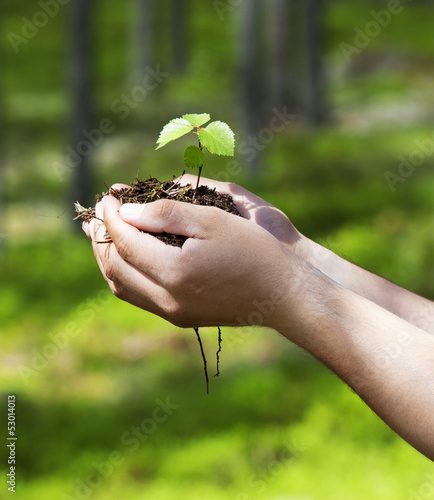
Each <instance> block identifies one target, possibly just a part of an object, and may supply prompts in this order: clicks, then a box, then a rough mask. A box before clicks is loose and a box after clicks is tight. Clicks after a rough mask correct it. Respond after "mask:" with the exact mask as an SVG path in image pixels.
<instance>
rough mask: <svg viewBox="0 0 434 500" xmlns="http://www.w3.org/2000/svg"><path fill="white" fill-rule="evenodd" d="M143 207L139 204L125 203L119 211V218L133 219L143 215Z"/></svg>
mask: <svg viewBox="0 0 434 500" xmlns="http://www.w3.org/2000/svg"><path fill="white" fill-rule="evenodd" d="M143 209H144V206H143V205H142V204H139V203H125V205H122V206H121V208H120V209H119V215H120V216H121V217H134V216H136V215H141V214H142V213H143Z"/></svg>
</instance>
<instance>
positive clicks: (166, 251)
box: [101, 196, 181, 283]
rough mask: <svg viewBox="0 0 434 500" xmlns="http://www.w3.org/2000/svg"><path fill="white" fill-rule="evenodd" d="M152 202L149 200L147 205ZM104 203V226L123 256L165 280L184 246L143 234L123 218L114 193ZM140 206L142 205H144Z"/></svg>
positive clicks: (153, 227) (152, 227) (152, 228)
mask: <svg viewBox="0 0 434 500" xmlns="http://www.w3.org/2000/svg"><path fill="white" fill-rule="evenodd" d="M156 203H158V202H156ZM153 204H154V203H149V204H147V205H153ZM101 205H102V208H103V218H104V221H105V226H106V228H107V231H108V233H109V234H110V237H111V239H112V240H113V244H114V246H115V247H116V251H117V253H118V254H119V256H120V258H121V259H122V260H124V261H126V262H128V263H129V264H131V265H133V266H134V267H135V268H137V269H140V270H141V271H142V272H143V273H145V274H146V275H147V276H149V277H150V278H152V279H153V280H155V281H156V282H157V283H162V282H164V281H165V273H166V272H167V270H168V269H171V268H173V267H174V266H175V262H176V259H177V257H178V255H179V253H180V251H181V249H180V248H178V247H174V246H170V245H166V244H165V243H163V242H162V241H160V240H158V239H157V238H155V237H154V236H152V235H150V234H146V233H143V232H141V231H140V230H139V229H137V228H136V227H134V226H133V225H131V224H129V223H127V222H125V221H124V220H122V219H121V218H120V217H119V213H118V212H119V208H120V202H119V201H118V200H116V199H115V198H113V197H112V196H107V197H105V198H104V199H103V200H102V202H101ZM147 205H145V206H147ZM123 206H126V205H123ZM137 206H138V207H141V205H137ZM142 226H144V228H145V229H146V230H147V231H151V232H157V233H158V232H163V231H164V229H163V230H159V228H158V227H157V225H155V224H153V225H152V224H149V225H147V224H142Z"/></svg>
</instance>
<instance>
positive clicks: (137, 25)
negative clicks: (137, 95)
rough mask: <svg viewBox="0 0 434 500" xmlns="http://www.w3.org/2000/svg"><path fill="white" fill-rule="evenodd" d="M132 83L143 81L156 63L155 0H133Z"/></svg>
mask: <svg viewBox="0 0 434 500" xmlns="http://www.w3.org/2000/svg"><path fill="white" fill-rule="evenodd" d="M132 12H133V22H134V27H133V29H132V33H133V43H132V53H133V70H132V84H133V85H135V84H136V83H137V82H141V81H142V79H143V77H144V76H145V74H146V67H147V66H153V64H154V22H153V20H154V0H133V8H132Z"/></svg>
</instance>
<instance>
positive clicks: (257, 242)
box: [84, 196, 298, 327]
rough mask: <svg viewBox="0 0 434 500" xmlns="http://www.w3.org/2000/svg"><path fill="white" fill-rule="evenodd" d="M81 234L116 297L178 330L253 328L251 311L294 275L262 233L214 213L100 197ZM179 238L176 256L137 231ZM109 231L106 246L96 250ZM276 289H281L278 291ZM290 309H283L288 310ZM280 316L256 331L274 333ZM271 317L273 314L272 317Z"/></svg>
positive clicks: (279, 248)
mask: <svg viewBox="0 0 434 500" xmlns="http://www.w3.org/2000/svg"><path fill="white" fill-rule="evenodd" d="M96 216H97V217H98V219H102V220H104V223H102V222H101V221H100V220H98V219H93V220H92V221H91V222H90V224H88V225H85V227H84V229H85V231H86V232H87V234H88V236H90V238H91V239H92V246H93V250H94V253H95V256H96V259H97V261H98V265H99V267H100V269H101V272H102V274H103V276H104V278H105V279H106V281H107V282H108V284H109V286H110V288H111V289H112V291H113V292H114V293H115V295H116V296H117V297H119V298H121V299H123V300H126V301H128V302H130V303H131V304H134V305H136V306H138V307H141V308H142V309H145V310H147V311H150V312H152V313H154V314H157V315H159V316H161V317H163V318H165V319H167V320H168V321H170V322H171V323H174V324H175V325H178V326H181V327H189V326H190V327H191V326H212V325H221V326H225V325H240V324H242V323H244V324H246V323H248V324H249V323H254V322H255V320H254V319H253V318H256V317H257V316H254V315H253V316H252V315H251V312H252V311H253V310H254V309H255V307H256V304H258V303H260V302H261V301H263V300H265V299H267V300H270V297H273V300H274V303H278V302H279V296H278V295H279V293H280V294H282V296H283V295H285V296H286V294H287V290H288V286H289V285H288V284H290V283H294V282H295V281H296V280H295V276H296V275H297V272H298V271H297V257H296V256H295V255H294V254H292V252H290V251H288V250H287V249H286V247H285V246H284V245H282V244H281V243H280V242H279V241H278V240H277V239H276V238H274V237H273V236H272V235H271V234H270V233H269V232H268V231H266V230H265V229H264V228H262V227H260V226H258V225H257V224H254V223H253V222H252V221H249V220H246V219H243V218H241V217H237V216H234V215H232V214H228V213H226V212H224V211H222V210H220V209H218V208H213V207H199V206H195V205H192V204H188V203H182V202H174V201H172V200H160V201H157V202H152V203H148V204H146V205H138V204H133V205H130V204H126V205H122V206H121V205H120V203H119V201H118V200H116V199H115V198H113V197H110V196H109V197H105V198H104V199H103V200H102V201H101V202H100V203H99V204H97V207H96ZM140 229H143V230H145V231H149V232H154V233H160V232H169V233H174V234H183V235H185V236H188V239H187V240H186V242H185V243H184V245H183V246H182V248H178V247H173V246H169V245H166V244H164V243H162V242H161V241H159V240H157V239H156V238H155V237H153V236H151V235H149V234H146V233H143V232H141V231H140ZM107 231H108V233H109V234H110V237H111V239H112V244H110V243H107V244H101V243H97V242H101V241H103V240H104V235H105V233H106V232H107ZM278 283H280V284H281V285H280V286H278ZM287 308H288V304H286V309H287ZM277 311H278V308H274V307H273V311H271V312H270V315H269V317H263V320H262V322H261V324H264V325H265V326H271V327H274V326H275V325H274V323H275V321H276V317H275V316H276V314H277ZM273 312H276V314H273Z"/></svg>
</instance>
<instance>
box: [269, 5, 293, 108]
mask: <svg viewBox="0 0 434 500" xmlns="http://www.w3.org/2000/svg"><path fill="white" fill-rule="evenodd" d="M291 3H292V1H291V0H274V2H273V16H272V19H271V22H272V32H273V69H272V78H273V80H272V94H273V96H274V102H273V104H274V105H275V106H277V107H278V108H279V109H282V108H283V106H288V107H289V109H292V108H293V106H294V96H293V89H292V87H291V83H290V82H291V77H292V75H291V68H290V66H289V48H288V45H289V31H290V29H291V27H290V23H289V20H290V17H289V9H290V7H291Z"/></svg>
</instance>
